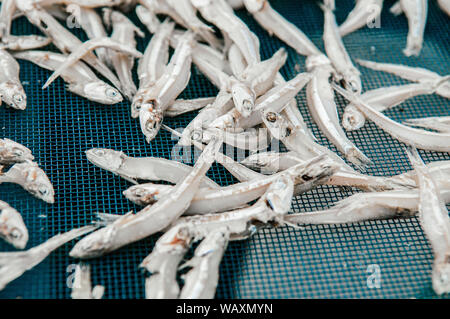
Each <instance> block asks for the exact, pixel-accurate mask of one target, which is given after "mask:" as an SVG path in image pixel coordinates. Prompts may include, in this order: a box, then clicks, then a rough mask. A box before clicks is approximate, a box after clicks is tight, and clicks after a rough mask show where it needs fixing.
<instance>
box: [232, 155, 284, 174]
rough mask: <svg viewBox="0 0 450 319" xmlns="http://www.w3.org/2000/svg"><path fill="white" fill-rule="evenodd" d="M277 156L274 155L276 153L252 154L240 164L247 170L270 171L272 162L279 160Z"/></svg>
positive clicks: (272, 167)
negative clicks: (247, 168)
mask: <svg viewBox="0 0 450 319" xmlns="http://www.w3.org/2000/svg"><path fill="white" fill-rule="evenodd" d="M277 156H278V155H276V153H273V152H266V153H259V154H252V155H250V156H248V157H246V158H245V159H244V160H243V161H241V162H240V163H241V164H242V165H244V166H247V167H249V168H253V169H261V170H265V171H267V170H270V171H272V170H273V169H274V161H276V160H277V158H279V157H277Z"/></svg>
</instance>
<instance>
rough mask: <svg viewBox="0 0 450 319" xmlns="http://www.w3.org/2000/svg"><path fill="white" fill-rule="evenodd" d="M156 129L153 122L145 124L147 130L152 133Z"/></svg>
mask: <svg viewBox="0 0 450 319" xmlns="http://www.w3.org/2000/svg"><path fill="white" fill-rule="evenodd" d="M154 128H155V124H154V123H153V122H152V121H147V123H146V124H145V129H146V130H147V131H152V130H153V129H154Z"/></svg>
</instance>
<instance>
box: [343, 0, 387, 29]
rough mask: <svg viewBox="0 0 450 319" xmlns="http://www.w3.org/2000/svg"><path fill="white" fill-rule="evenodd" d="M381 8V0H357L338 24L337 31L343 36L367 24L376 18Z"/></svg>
mask: <svg viewBox="0 0 450 319" xmlns="http://www.w3.org/2000/svg"><path fill="white" fill-rule="evenodd" d="M382 8H383V0H369V1H367V0H357V1H356V5H355V8H353V10H352V11H350V13H349V14H348V16H347V18H346V19H345V21H344V22H342V24H341V25H340V26H339V33H340V34H341V36H342V37H344V36H346V35H348V34H349V33H352V32H354V31H356V30H358V29H360V28H362V27H364V26H366V25H367V26H369V25H370V24H371V23H374V20H376V19H378V17H379V16H380V14H381V10H382Z"/></svg>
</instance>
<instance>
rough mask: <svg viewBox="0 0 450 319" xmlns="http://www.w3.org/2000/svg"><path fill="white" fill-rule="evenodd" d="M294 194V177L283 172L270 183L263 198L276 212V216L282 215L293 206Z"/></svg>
mask: <svg viewBox="0 0 450 319" xmlns="http://www.w3.org/2000/svg"><path fill="white" fill-rule="evenodd" d="M293 194H294V181H293V179H292V178H291V177H290V176H289V175H288V174H282V175H280V176H279V177H278V178H276V179H275V180H274V181H273V182H272V183H271V184H270V186H269V188H268V189H267V191H266V193H265V194H264V195H263V197H262V200H263V201H264V203H265V204H266V205H267V206H268V208H269V209H270V210H271V211H272V212H273V213H274V215H275V216H274V217H281V216H283V215H285V214H287V212H288V211H289V209H290V208H291V200H292V196H293Z"/></svg>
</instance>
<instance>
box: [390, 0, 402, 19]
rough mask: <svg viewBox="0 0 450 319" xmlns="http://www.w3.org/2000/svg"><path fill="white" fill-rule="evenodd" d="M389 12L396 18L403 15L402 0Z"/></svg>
mask: <svg viewBox="0 0 450 319" xmlns="http://www.w3.org/2000/svg"><path fill="white" fill-rule="evenodd" d="M389 11H390V12H391V13H392V14H393V15H395V16H399V15H401V14H402V13H403V9H402V4H401V3H400V0H398V1H397V2H396V3H394V4H393V6H392V7H391V8H390V9H389Z"/></svg>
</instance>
